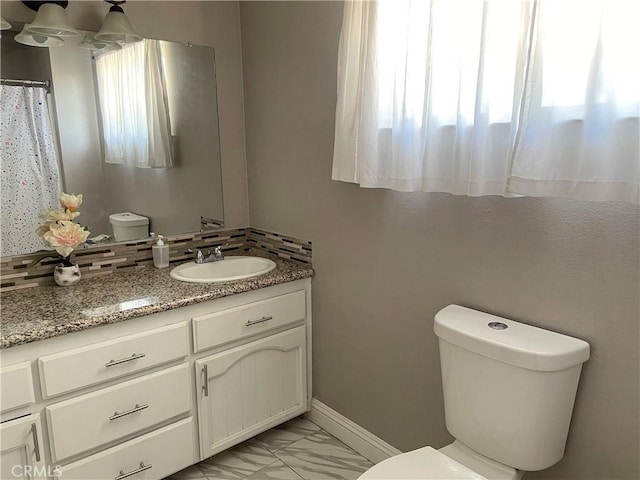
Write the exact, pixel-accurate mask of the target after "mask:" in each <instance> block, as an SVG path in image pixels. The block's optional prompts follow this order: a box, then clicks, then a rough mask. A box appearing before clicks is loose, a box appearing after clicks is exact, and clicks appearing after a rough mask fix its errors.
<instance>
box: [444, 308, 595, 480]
mask: <svg viewBox="0 0 640 480" xmlns="http://www.w3.org/2000/svg"><path fill="white" fill-rule="evenodd" d="M434 331H435V333H436V335H437V336H438V338H439V344H440V362H441V367H442V385H443V390H444V405H445V416H446V423H447V429H448V430H449V432H450V433H451V434H452V435H453V436H454V437H455V438H456V439H457V440H459V441H460V442H462V443H463V444H465V445H467V446H468V447H470V448H471V449H473V450H475V451H476V452H478V453H480V454H482V455H484V456H486V457H489V458H490V459H493V460H496V461H498V462H500V463H503V464H505V465H508V466H510V467H514V468H517V469H520V470H526V471H535V470H542V469H545V468H548V467H550V466H551V465H553V464H554V463H556V462H558V461H559V460H560V459H561V458H562V456H563V455H564V448H565V443H566V440H567V433H568V431H569V423H570V422H571V413H572V411H573V403H574V400H575V395H576V390H577V388H578V380H579V378H580V371H581V369H582V364H583V363H584V362H585V361H587V359H588V358H589V344H588V343H586V342H584V341H582V340H578V339H577V338H573V337H569V336H566V335H561V334H559V333H554V332H550V331H548V330H543V329H541V328H537V327H532V326H530V325H525V324H522V323H519V322H515V321H513V320H507V319H504V318H501V317H496V316H494V315H489V314H487V313H482V312H478V311H475V310H472V309H469V308H465V307H460V306H458V305H449V306H448V307H446V308H444V309H442V310H441V311H440V312H438V313H437V314H436V316H435V325H434Z"/></svg>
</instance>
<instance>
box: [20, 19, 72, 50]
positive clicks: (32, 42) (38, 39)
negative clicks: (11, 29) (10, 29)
mask: <svg viewBox="0 0 640 480" xmlns="http://www.w3.org/2000/svg"><path fill="white" fill-rule="evenodd" d="M28 28H29V25H28V24H27V25H25V26H24V28H23V29H22V31H21V32H20V33H19V34H17V35H16V36H15V41H16V42H18V43H22V44H23V45H29V46H30V47H59V46H61V45H64V40H63V39H61V38H59V37H52V36H48V35H38V34H35V33H31V32H30V31H29V30H28Z"/></svg>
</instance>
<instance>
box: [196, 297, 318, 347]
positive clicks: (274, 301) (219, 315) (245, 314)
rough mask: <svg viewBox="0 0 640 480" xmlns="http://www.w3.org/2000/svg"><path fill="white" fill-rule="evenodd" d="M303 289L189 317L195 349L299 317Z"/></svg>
mask: <svg viewBox="0 0 640 480" xmlns="http://www.w3.org/2000/svg"><path fill="white" fill-rule="evenodd" d="M305 299H306V295H305V291H304V290H299V291H297V292H292V293H287V294H285V295H279V296H277V297H272V298H267V299H266V300H260V301H258V302H253V303H249V304H246V305H241V306H238V307H234V308H229V309H227V310H221V311H219V312H214V313H209V314H206V315H202V316H199V317H194V318H193V345H194V350H195V351H196V352H200V351H202V350H206V349H208V348H212V347H216V346H218V345H222V344H224V343H228V342H232V341H234V340H239V339H242V338H245V337H250V336H252V335H256V334H257V333H262V332H265V331H267V330H272V329H274V328H278V327H282V326H284V325H287V324H290V323H295V322H297V321H299V320H303V319H304V318H305V316H306V303H305Z"/></svg>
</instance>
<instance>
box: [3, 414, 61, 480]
mask: <svg viewBox="0 0 640 480" xmlns="http://www.w3.org/2000/svg"><path fill="white" fill-rule="evenodd" d="M0 438H1V439H2V443H1V444H0V469H1V471H2V473H1V474H0V475H1V476H0V478H2V480H9V479H12V478H24V479H40V478H42V479H44V478H47V476H48V475H49V474H54V472H53V471H52V470H50V471H47V466H46V465H45V462H44V454H43V447H42V442H41V440H40V439H41V438H42V429H41V427H40V415H38V414H31V415H27V416H26V417H20V418H16V419H13V420H9V421H6V422H4V423H3V424H2V425H0Z"/></svg>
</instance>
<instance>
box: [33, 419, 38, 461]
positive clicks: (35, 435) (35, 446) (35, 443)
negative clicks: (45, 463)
mask: <svg viewBox="0 0 640 480" xmlns="http://www.w3.org/2000/svg"><path fill="white" fill-rule="evenodd" d="M31 435H33V450H34V453H35V454H36V462H39V461H40V443H39V442H38V428H37V427H36V424H35V423H32V424H31Z"/></svg>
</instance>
